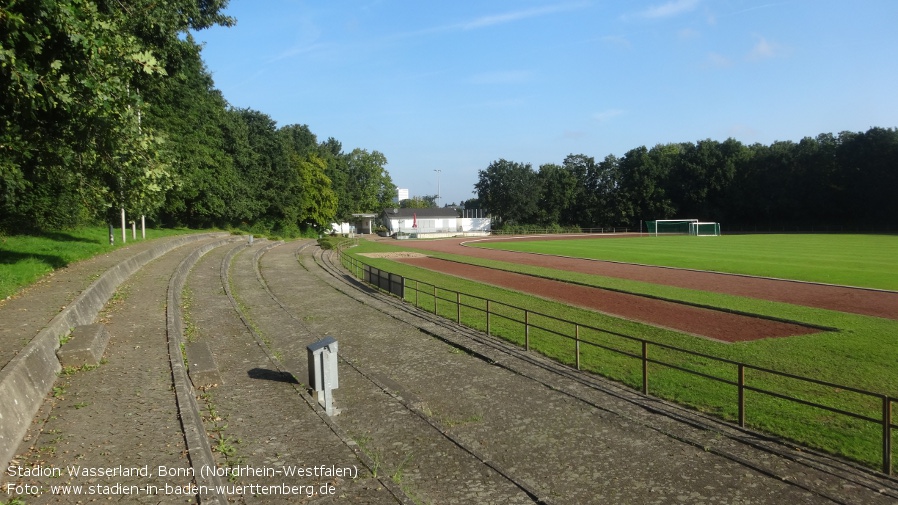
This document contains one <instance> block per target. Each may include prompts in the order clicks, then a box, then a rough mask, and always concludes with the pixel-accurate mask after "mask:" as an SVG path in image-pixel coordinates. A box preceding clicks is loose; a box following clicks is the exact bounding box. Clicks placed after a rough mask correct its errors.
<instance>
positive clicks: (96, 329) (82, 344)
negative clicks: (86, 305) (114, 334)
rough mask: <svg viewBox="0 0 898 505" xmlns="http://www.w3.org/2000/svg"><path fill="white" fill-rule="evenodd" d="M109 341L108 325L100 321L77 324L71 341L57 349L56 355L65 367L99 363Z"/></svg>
mask: <svg viewBox="0 0 898 505" xmlns="http://www.w3.org/2000/svg"><path fill="white" fill-rule="evenodd" d="M108 343H109V332H108V331H107V330H106V326H104V325H102V324H99V323H97V324H85V325H82V326H76V327H75V329H74V330H72V336H71V338H70V339H69V341H68V342H66V343H65V344H63V346H62V347H60V348H59V350H58V351H56V356H57V357H58V358H59V364H60V365H62V366H64V367H66V366H73V367H81V366H84V365H99V364H100V359H102V358H103V353H104V352H105V351H106V344H108Z"/></svg>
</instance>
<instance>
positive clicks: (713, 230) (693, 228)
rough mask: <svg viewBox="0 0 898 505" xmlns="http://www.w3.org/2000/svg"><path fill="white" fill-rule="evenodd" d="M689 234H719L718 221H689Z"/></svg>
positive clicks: (702, 235)
mask: <svg viewBox="0 0 898 505" xmlns="http://www.w3.org/2000/svg"><path fill="white" fill-rule="evenodd" d="M689 234H690V235H695V236H697V237H717V236H719V235H720V223H711V222H700V221H697V222H695V223H690V224H689Z"/></svg>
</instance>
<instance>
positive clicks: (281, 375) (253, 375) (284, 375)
mask: <svg viewBox="0 0 898 505" xmlns="http://www.w3.org/2000/svg"><path fill="white" fill-rule="evenodd" d="M246 374H247V375H248V376H249V378H250V379H260V380H267V381H274V382H286V383H287V384H299V382H298V381H297V380H296V379H295V378H294V377H293V375H291V374H290V373H289V372H279V371H277V370H268V369H265V368H253V369H252V370H250V371H248V372H246Z"/></svg>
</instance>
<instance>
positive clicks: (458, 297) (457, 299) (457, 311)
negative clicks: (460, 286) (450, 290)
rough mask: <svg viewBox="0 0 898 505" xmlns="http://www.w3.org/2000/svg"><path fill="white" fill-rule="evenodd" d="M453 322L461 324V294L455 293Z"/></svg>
mask: <svg viewBox="0 0 898 505" xmlns="http://www.w3.org/2000/svg"><path fill="white" fill-rule="evenodd" d="M455 322H456V323H458V324H461V294H460V293H459V292H458V291H456V292H455Z"/></svg>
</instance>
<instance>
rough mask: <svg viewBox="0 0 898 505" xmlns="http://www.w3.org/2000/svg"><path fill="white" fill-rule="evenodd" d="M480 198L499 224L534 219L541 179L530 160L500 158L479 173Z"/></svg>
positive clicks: (476, 187) (530, 221) (477, 188)
mask: <svg viewBox="0 0 898 505" xmlns="http://www.w3.org/2000/svg"><path fill="white" fill-rule="evenodd" d="M477 175H478V180H477V183H476V184H474V188H475V189H476V191H477V198H478V199H479V200H480V202H481V204H483V206H484V208H486V209H487V210H488V211H489V212H490V214H491V215H492V216H493V218H494V219H496V220H497V221H498V223H500V224H503V225H504V224H526V223H533V222H535V218H536V216H537V210H538V206H537V200H538V195H539V194H540V189H539V179H538V178H537V176H536V172H534V171H533V167H532V166H531V165H530V164H529V163H526V164H525V163H516V162H513V161H507V160H504V159H500V160H498V161H494V162H492V163H490V165H489V166H488V167H487V168H486V170H480V171H478V173H477Z"/></svg>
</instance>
